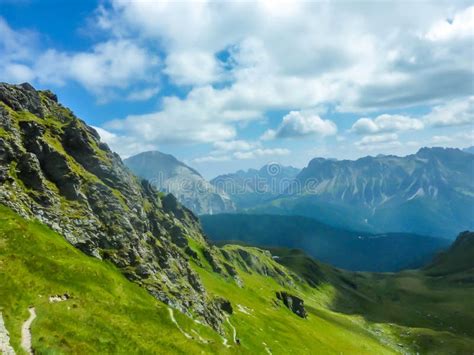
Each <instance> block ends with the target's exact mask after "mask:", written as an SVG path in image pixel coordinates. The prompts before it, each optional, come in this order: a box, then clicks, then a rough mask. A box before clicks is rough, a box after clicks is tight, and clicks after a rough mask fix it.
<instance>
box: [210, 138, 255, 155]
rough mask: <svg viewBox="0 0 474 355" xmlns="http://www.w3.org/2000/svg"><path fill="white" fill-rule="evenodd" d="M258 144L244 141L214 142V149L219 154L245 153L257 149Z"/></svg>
mask: <svg viewBox="0 0 474 355" xmlns="http://www.w3.org/2000/svg"><path fill="white" fill-rule="evenodd" d="M259 145H260V144H259V143H258V142H248V141H245V140H233V141H222V142H215V143H214V149H215V150H216V151H219V152H228V151H247V150H251V149H254V148H255V147H258V146H259Z"/></svg>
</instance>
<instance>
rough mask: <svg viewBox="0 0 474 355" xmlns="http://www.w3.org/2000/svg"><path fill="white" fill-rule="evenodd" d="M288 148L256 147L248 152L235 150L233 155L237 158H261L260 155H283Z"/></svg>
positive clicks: (287, 152)
mask: <svg viewBox="0 0 474 355" xmlns="http://www.w3.org/2000/svg"><path fill="white" fill-rule="evenodd" d="M290 153H291V152H290V150H289V149H286V148H266V149H262V148H258V149H255V150H252V151H248V152H235V153H234V155H233V157H234V158H235V159H238V160H243V159H255V158H262V157H277V156H285V155H288V154H290Z"/></svg>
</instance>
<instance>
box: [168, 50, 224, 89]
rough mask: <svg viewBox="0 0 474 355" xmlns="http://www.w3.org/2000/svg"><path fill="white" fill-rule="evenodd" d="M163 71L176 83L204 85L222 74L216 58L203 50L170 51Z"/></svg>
mask: <svg viewBox="0 0 474 355" xmlns="http://www.w3.org/2000/svg"><path fill="white" fill-rule="evenodd" d="M165 64H166V68H165V69H164V73H165V74H167V75H169V76H170V77H171V79H172V80H173V81H174V82H175V83H176V84H178V85H205V84H210V83H213V82H216V81H218V80H219V79H220V78H222V76H223V71H222V69H221V68H220V66H219V64H218V62H217V60H216V58H215V57H214V56H213V55H212V53H208V52H204V51H181V52H176V53H171V54H170V55H169V56H168V57H167V58H166V61H165Z"/></svg>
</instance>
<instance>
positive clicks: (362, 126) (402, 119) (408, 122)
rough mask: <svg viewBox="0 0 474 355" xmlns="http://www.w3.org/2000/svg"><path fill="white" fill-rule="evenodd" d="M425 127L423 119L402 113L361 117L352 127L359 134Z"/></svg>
mask: <svg viewBox="0 0 474 355" xmlns="http://www.w3.org/2000/svg"><path fill="white" fill-rule="evenodd" d="M423 128H424V124H423V122H422V121H421V120H419V119H416V118H411V117H407V116H402V115H387V114H384V115H380V116H377V117H376V118H374V119H370V118H360V119H358V120H357V121H356V122H355V123H354V124H353V125H352V128H351V131H352V132H354V133H357V134H379V133H387V132H400V131H409V130H420V129H423Z"/></svg>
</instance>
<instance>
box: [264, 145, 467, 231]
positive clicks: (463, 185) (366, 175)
mask: <svg viewBox="0 0 474 355" xmlns="http://www.w3.org/2000/svg"><path fill="white" fill-rule="evenodd" d="M473 171H474V155H472V154H469V153H466V152H463V151H461V150H459V149H444V148H423V149H420V150H419V151H418V152H417V153H416V154H413V155H408V156H406V157H397V156H383V155H381V156H377V157H365V158H361V159H358V160H355V161H351V160H328V159H322V158H316V159H313V160H312V161H311V162H310V163H309V164H308V166H307V167H306V168H304V169H303V170H302V171H301V173H299V174H298V176H297V177H296V181H297V183H296V185H297V186H299V187H300V190H299V191H298V190H296V191H290V190H289V191H288V192H287V193H286V196H285V197H284V198H280V199H279V200H273V201H272V202H271V204H270V205H269V206H265V208H263V210H262V212H263V211H265V212H266V213H269V212H274V213H285V214H295V215H304V216H307V217H312V218H316V219H318V220H320V221H323V222H325V223H328V224H333V225H337V226H340V227H344V228H348V229H353V230H369V231H373V232H409V233H417V234H422V235H431V236H437V237H448V238H453V239H454V238H455V237H456V235H457V234H458V233H459V231H460V230H466V229H472V228H473V227H474V179H473Z"/></svg>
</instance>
